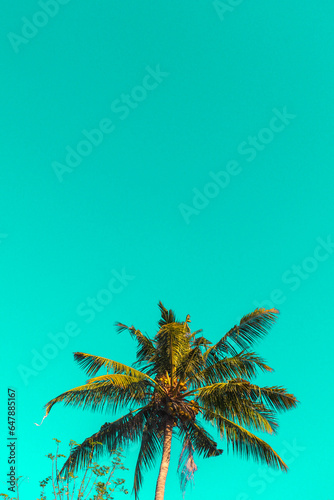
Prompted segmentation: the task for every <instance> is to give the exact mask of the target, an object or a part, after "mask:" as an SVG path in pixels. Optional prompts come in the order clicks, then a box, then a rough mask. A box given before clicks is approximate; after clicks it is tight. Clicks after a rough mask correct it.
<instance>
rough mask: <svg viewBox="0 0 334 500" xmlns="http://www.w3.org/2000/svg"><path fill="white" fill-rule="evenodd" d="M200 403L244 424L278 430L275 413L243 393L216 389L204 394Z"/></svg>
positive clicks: (250, 426) (271, 430)
mask: <svg viewBox="0 0 334 500" xmlns="http://www.w3.org/2000/svg"><path fill="white" fill-rule="evenodd" d="M197 401H198V403H199V404H200V405H201V406H202V407H203V408H205V409H207V410H209V411H218V412H219V414H220V415H222V416H224V417H226V418H228V419H232V420H233V421H237V423H239V424H240V425H242V426H247V427H249V428H251V429H255V430H260V431H262V432H268V433H269V434H272V433H274V432H276V431H277V428H278V424H277V421H276V418H275V414H274V413H273V411H271V410H270V409H268V408H266V407H265V406H264V405H263V404H262V403H257V402H254V401H252V400H250V399H247V398H245V397H244V396H243V395H242V394H241V395H238V394H236V393H234V392H233V393H231V392H227V391H224V389H223V390H222V391H219V390H217V391H214V392H212V393H211V394H210V395H209V396H208V395H206V396H205V395H204V396H203V395H202V397H199V398H198V399H197Z"/></svg>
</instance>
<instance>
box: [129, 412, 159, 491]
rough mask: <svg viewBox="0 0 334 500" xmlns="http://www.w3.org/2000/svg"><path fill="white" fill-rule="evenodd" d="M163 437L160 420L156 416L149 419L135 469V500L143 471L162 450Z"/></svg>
mask: <svg viewBox="0 0 334 500" xmlns="http://www.w3.org/2000/svg"><path fill="white" fill-rule="evenodd" d="M163 439H164V433H163V427H162V425H161V420H158V419H157V418H151V419H149V420H148V421H147V422H146V424H145V427H144V430H143V435H142V439H141V445H140V449H139V454H138V459H137V463H136V469H135V477H134V483H133V492H134V494H135V498H136V500H137V499H138V492H139V490H140V488H141V486H142V482H143V472H144V471H145V470H148V469H149V468H150V467H153V466H154V464H155V461H156V456H157V454H158V453H159V452H161V451H162V448H163Z"/></svg>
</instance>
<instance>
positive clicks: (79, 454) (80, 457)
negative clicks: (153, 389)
mask: <svg viewBox="0 0 334 500" xmlns="http://www.w3.org/2000/svg"><path fill="white" fill-rule="evenodd" d="M149 413H150V407H149V406H146V407H144V408H142V409H141V410H139V411H137V412H134V411H132V412H130V413H128V414H127V415H124V416H123V417H121V418H119V419H118V420H115V421H114V422H106V423H105V424H104V425H102V427H101V429H100V430H99V431H98V432H96V433H95V434H93V435H92V436H90V437H89V438H87V439H85V440H84V441H83V443H82V444H80V445H78V446H76V447H75V448H74V449H73V450H72V453H71V454H70V456H69V458H68V459H67V460H66V462H65V464H64V465H63V467H62V469H61V471H60V475H61V476H64V477H67V476H68V474H69V472H72V473H74V472H75V471H77V470H79V469H80V468H83V467H85V466H87V464H88V462H89V460H90V454H91V450H92V443H95V447H94V457H95V458H96V459H98V458H99V457H101V456H102V455H104V454H105V453H107V452H109V453H112V451H113V450H115V449H116V448H119V447H120V448H122V447H124V446H125V445H127V444H128V443H129V442H135V441H137V440H138V439H139V437H140V436H141V433H142V431H143V428H144V426H145V423H146V420H147V419H148V418H149Z"/></svg>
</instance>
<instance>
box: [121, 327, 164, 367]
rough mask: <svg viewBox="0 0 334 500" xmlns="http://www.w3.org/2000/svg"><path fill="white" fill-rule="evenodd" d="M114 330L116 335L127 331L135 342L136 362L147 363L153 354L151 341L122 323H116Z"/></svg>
mask: <svg viewBox="0 0 334 500" xmlns="http://www.w3.org/2000/svg"><path fill="white" fill-rule="evenodd" d="M116 328H117V332H118V333H122V332H125V331H128V332H129V333H130V335H131V337H132V338H134V339H135V340H136V341H137V344H138V349H137V362H138V363H143V362H145V361H149V360H150V358H151V357H152V356H153V354H154V353H155V347H154V344H153V342H152V340H151V339H149V338H148V337H146V336H145V335H144V334H143V333H142V332H141V331H140V330H137V329H136V328H135V327H134V326H126V325H123V323H116Z"/></svg>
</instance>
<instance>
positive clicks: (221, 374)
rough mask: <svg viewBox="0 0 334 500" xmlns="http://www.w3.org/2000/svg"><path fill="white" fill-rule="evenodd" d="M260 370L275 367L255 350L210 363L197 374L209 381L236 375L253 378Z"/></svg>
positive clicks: (268, 369)
mask: <svg viewBox="0 0 334 500" xmlns="http://www.w3.org/2000/svg"><path fill="white" fill-rule="evenodd" d="M258 370H260V371H262V372H264V371H267V372H272V371H273V369H272V368H270V366H268V365H267V364H266V363H265V361H264V360H263V359H262V358H261V357H260V356H257V354H255V353H254V352H244V351H242V352H241V353H238V354H236V355H235V356H233V357H230V358H228V357H226V358H223V359H220V360H219V361H216V362H215V363H212V364H209V366H207V367H206V368H205V369H204V370H202V371H201V372H200V373H198V374H197V377H198V378H199V379H202V380H204V381H206V382H209V383H214V382H219V381H222V380H230V379H233V378H236V377H239V378H244V377H247V378H252V377H255V376H256V375H257V372H258Z"/></svg>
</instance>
